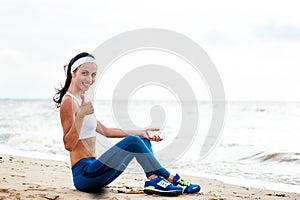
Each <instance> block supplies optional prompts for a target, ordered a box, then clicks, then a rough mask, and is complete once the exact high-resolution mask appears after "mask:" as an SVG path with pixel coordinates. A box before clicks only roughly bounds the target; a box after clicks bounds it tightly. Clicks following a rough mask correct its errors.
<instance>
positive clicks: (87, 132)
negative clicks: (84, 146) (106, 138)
mask: <svg viewBox="0 0 300 200" xmlns="http://www.w3.org/2000/svg"><path fill="white" fill-rule="evenodd" d="M65 95H67V96H71V97H72V98H73V100H74V101H75V102H76V103H77V104H78V106H80V105H81V99H78V98H77V97H75V96H74V95H73V94H72V93H70V92H66V94H65ZM96 127H97V120H96V117H95V114H94V113H93V114H90V115H86V116H85V117H84V120H83V123H82V127H81V130H80V135H79V139H85V138H90V137H95V136H96Z"/></svg>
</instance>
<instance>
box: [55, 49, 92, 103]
mask: <svg viewBox="0 0 300 200" xmlns="http://www.w3.org/2000/svg"><path fill="white" fill-rule="evenodd" d="M87 56H90V57H92V58H94V56H93V55H91V54H89V53H86V52H82V53H80V54H78V55H76V56H75V57H74V58H72V59H71V60H70V62H69V64H68V65H65V66H64V67H65V72H66V76H67V78H66V81H65V85H64V86H62V85H61V89H59V88H55V90H56V93H55V95H54V97H53V101H54V102H55V106H56V108H60V105H61V101H62V98H63V97H64V95H65V94H66V92H67V91H68V89H69V87H70V84H71V80H72V73H71V66H72V65H73V64H74V63H75V62H76V61H77V60H78V59H80V58H83V57H87ZM76 70H77V69H76ZM76 70H75V71H76Z"/></svg>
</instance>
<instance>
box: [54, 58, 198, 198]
mask: <svg viewBox="0 0 300 200" xmlns="http://www.w3.org/2000/svg"><path fill="white" fill-rule="evenodd" d="M66 74H67V78H66V81H65V85H64V87H62V88H61V89H58V90H57V93H56V94H55V96H54V98H53V100H54V102H55V103H56V107H57V108H60V118H61V124H62V127H63V132H64V136H63V141H64V145H65V148H66V149H67V150H68V151H69V152H70V159H71V166H72V174H73V182H74V185H75V187H76V188H77V189H78V190H81V191H85V192H95V191H97V190H99V189H100V188H102V187H104V186H106V185H108V184H109V183H111V182H112V181H113V180H115V179H116V178H117V177H118V176H119V175H120V174H121V173H122V172H123V171H124V170H125V168H126V167H127V165H128V164H129V162H130V161H131V160H132V159H133V158H134V157H135V158H136V159H137V161H138V162H139V164H140V165H141V166H142V168H143V169H144V171H145V174H146V177H147V180H146V182H145V185H144V192H145V193H146V194H159V195H179V194H181V193H197V192H199V191H200V186H199V185H196V184H191V183H188V182H186V181H184V180H183V179H181V178H180V176H179V175H178V174H176V175H172V174H170V172H168V171H167V170H166V169H165V168H164V167H162V166H161V165H160V163H159V162H158V161H157V159H156V158H155V157H154V155H153V152H152V148H151V142H150V141H156V142H158V141H161V140H162V139H161V138H160V137H159V136H153V137H149V136H148V134H147V130H141V131H129V130H121V129H117V128H107V127H105V126H104V125H103V124H102V123H101V122H99V121H97V119H96V118H95V115H94V114H93V113H94V107H93V104H92V103H91V102H85V99H84V94H85V92H86V91H87V90H88V89H89V88H90V86H91V85H92V84H93V83H94V82H95V79H96V75H97V65H96V61H95V58H94V57H93V56H92V55H91V54H88V53H85V52H83V53H80V54H78V55H76V56H75V57H74V58H73V59H71V61H70V63H69V64H68V66H67V69H66ZM148 130H152V131H155V130H159V129H148ZM96 133H99V134H102V135H104V136H105V137H111V138H122V137H124V139H122V140H121V141H120V142H118V143H117V144H116V145H114V146H113V147H111V148H110V149H108V150H107V151H106V152H105V153H103V154H102V155H101V156H100V157H99V158H96V154H95V145H96V137H95V136H96Z"/></svg>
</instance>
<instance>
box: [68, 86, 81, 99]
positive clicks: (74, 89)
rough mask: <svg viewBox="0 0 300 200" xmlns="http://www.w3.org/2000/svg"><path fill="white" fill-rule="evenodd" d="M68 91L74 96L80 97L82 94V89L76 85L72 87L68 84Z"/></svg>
mask: <svg viewBox="0 0 300 200" xmlns="http://www.w3.org/2000/svg"><path fill="white" fill-rule="evenodd" d="M68 92H69V93H71V94H73V95H74V96H75V97H77V98H79V99H81V96H82V95H84V91H82V90H80V89H79V88H77V87H74V85H73V84H71V85H70V87H69V89H68Z"/></svg>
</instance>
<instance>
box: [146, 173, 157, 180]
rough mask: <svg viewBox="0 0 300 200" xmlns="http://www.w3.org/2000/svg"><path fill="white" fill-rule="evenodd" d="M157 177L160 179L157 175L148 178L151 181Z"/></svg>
mask: <svg viewBox="0 0 300 200" xmlns="http://www.w3.org/2000/svg"><path fill="white" fill-rule="evenodd" d="M157 177H158V176H157V175H156V174H152V175H151V176H149V177H148V179H150V180H151V179H155V178H157Z"/></svg>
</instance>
